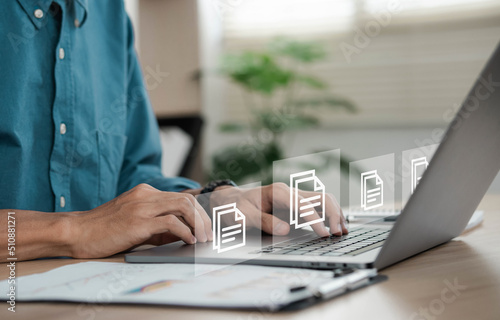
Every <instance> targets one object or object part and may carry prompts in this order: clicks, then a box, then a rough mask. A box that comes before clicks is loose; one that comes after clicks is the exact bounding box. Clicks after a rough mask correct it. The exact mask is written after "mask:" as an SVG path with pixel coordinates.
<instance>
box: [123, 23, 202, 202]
mask: <svg viewBox="0 0 500 320" xmlns="http://www.w3.org/2000/svg"><path fill="white" fill-rule="evenodd" d="M127 23H128V28H127V30H128V31H127V32H128V61H129V65H128V79H127V81H128V89H127V129H126V136H127V143H126V147H125V154H124V158H123V163H122V168H121V171H120V177H119V182H118V192H119V193H123V192H125V191H127V190H129V189H131V188H133V187H134V186H136V185H138V184H140V183H147V184H150V185H151V186H153V187H155V188H157V189H160V190H163V191H182V190H185V189H195V188H198V187H199V186H200V185H199V184H198V183H197V182H195V181H192V180H189V179H186V178H182V177H164V176H163V175H162V173H161V155H162V149H161V144H160V135H159V129H158V124H157V122H156V118H155V115H154V113H153V110H152V108H151V103H150V101H149V97H148V94H147V91H146V87H145V84H144V80H143V76H142V72H141V68H140V65H139V62H138V59H137V55H136V52H135V49H134V36H133V29H132V24H131V22H130V20H129V21H128V22H127ZM167 151H168V152H175V150H167Z"/></svg>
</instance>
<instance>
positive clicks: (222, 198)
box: [210, 183, 349, 237]
mask: <svg viewBox="0 0 500 320" xmlns="http://www.w3.org/2000/svg"><path fill="white" fill-rule="evenodd" d="M314 195H319V193H316V192H309V191H301V190H299V196H300V197H301V198H309V197H312V196H314ZM325 201H326V203H325V210H326V212H325V218H326V221H325V222H326V223H327V225H328V226H329V227H330V231H328V229H327V228H326V227H325V224H324V223H323V222H320V223H315V224H313V225H311V227H312V228H313V230H314V231H315V232H316V233H317V234H318V235H319V236H322V237H326V236H329V235H330V233H331V234H334V235H338V236H340V235H342V234H347V233H348V232H349V230H348V229H347V226H346V220H345V218H344V215H343V213H342V209H341V208H340V206H339V204H338V202H337V200H336V199H335V197H334V196H333V195H331V194H327V195H325ZM232 202H235V203H236V207H237V208H238V209H240V210H241V211H242V212H243V214H244V215H245V216H246V217H247V226H253V227H260V228H261V229H262V230H263V231H265V232H267V233H269V234H275V235H286V234H288V232H289V231H290V224H289V223H287V222H285V221H283V220H281V219H280V217H278V216H276V215H273V207H274V213H276V212H278V211H281V212H283V213H285V215H286V216H288V212H289V209H290V188H289V187H288V186H287V185H286V184H284V183H274V184H271V185H268V186H264V187H260V188H254V189H248V190H245V189H240V188H235V187H228V186H224V187H219V188H217V189H216V191H215V192H213V193H212V195H211V197H210V204H211V207H215V206H219V205H224V204H228V203H232ZM306 204H307V203H306ZM319 214H320V212H315V213H314V214H312V215H310V216H307V217H306V218H305V219H306V220H308V221H311V220H316V219H318V218H319ZM285 219H286V218H285Z"/></svg>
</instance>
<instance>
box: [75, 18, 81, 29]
mask: <svg viewBox="0 0 500 320" xmlns="http://www.w3.org/2000/svg"><path fill="white" fill-rule="evenodd" d="M75 27H77V28H78V27H80V20H78V19H75Z"/></svg>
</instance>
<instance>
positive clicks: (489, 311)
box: [0, 195, 500, 320]
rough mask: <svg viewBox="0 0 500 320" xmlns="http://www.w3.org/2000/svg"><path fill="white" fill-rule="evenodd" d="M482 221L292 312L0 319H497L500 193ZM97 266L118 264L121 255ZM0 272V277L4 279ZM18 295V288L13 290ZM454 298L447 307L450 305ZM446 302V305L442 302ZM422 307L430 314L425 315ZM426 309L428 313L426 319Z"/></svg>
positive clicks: (71, 307) (158, 310)
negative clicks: (348, 289) (377, 275)
mask: <svg viewBox="0 0 500 320" xmlns="http://www.w3.org/2000/svg"><path fill="white" fill-rule="evenodd" d="M480 208H481V209H483V210H485V222H484V223H483V225H482V226H480V227H478V228H476V229H475V230H473V231H470V232H468V233H466V234H464V235H462V236H460V237H459V238H457V239H455V240H454V241H451V242H450V243H448V244H445V245H442V246H440V247H438V248H435V249H432V250H430V251H428V252H425V253H422V254H420V255H419V256H417V257H414V258H412V259H409V260H406V261H403V262H401V263H399V264H397V265H395V266H392V267H390V268H388V269H385V270H383V271H382V273H383V274H386V275H388V276H389V280H388V281H386V282H383V283H380V284H377V285H374V286H370V287H368V288H365V289H362V290H359V291H357V292H354V293H351V294H348V295H345V296H343V297H339V298H337V299H334V300H331V301H328V302H325V303H323V304H320V305H317V306H314V307H312V308H309V309H306V310H302V311H299V312H293V313H278V314H268V313H260V312H257V311H256V312H246V311H238V312H237V311H221V310H206V309H187V308H170V307H154V306H153V307H151V306H116V305H108V306H103V307H98V306H95V309H92V307H87V308H82V307H81V306H80V307H79V304H72V303H22V302H21V303H19V302H18V304H17V308H16V310H17V312H16V313H15V314H13V313H11V312H8V311H7V304H6V303H2V304H0V319H37V320H42V319H50V320H52V319H82V320H83V319H89V320H90V319H96V320H99V319H176V320H180V319H217V320H222V319H231V320H236V319H242V320H247V319H248V320H254V319H255V320H260V319H271V318H272V319H310V320H313V319H314V320H316V319H384V320H386V319H398V320H401V319H412V320H417V319H426V318H425V317H421V316H419V315H418V313H419V308H427V309H428V310H429V311H428V313H429V317H428V319H429V320H430V319H439V320H441V319H454V320H455V319H500V249H499V247H500V195H487V196H486V197H485V198H484V199H483V202H482V203H481V205H480ZM81 261H83V260H37V261H27V262H20V263H18V264H17V269H16V272H17V276H23V275H28V274H32V273H37V272H44V271H48V270H50V269H53V268H55V267H59V266H62V265H67V264H71V263H77V262H81ZM99 261H112V262H123V255H118V256H114V257H111V258H108V259H103V260H99ZM5 269H6V268H5V267H4V268H2V269H1V271H0V278H1V279H5V278H6V277H7V271H6V270H5ZM455 279H456V281H457V282H458V284H459V285H462V286H465V287H466V288H465V289H463V290H459V291H458V292H459V295H458V296H456V295H454V294H452V293H451V292H446V294H445V296H444V299H443V298H441V292H442V291H443V290H445V289H446V288H447V285H446V284H445V282H446V281H449V282H451V283H453V282H454V281H455ZM18 290H22V288H18ZM451 300H454V301H451ZM446 301H447V302H446ZM429 308H430V309H429ZM433 311H434V313H433Z"/></svg>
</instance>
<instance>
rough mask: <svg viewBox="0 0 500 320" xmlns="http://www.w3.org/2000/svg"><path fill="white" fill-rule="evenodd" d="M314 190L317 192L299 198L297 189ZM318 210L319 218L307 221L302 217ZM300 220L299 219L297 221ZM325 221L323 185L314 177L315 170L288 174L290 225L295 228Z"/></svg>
mask: <svg viewBox="0 0 500 320" xmlns="http://www.w3.org/2000/svg"><path fill="white" fill-rule="evenodd" d="M301 189H302V190H309V191H311V190H312V191H315V192H318V193H319V194H317V195H314V196H311V197H308V198H302V199H300V195H299V190H301ZM315 212H318V214H319V216H320V217H319V218H318V219H314V220H310V221H307V220H305V219H304V218H305V217H307V216H310V215H313V214H314V213H315ZM299 220H300V221H299ZM321 221H325V185H324V184H323V183H322V182H321V180H319V178H318V177H316V170H309V171H303V172H299V173H294V174H291V175H290V225H295V229H299V228H303V227H305V226H310V225H312V224H315V223H318V222H321Z"/></svg>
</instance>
